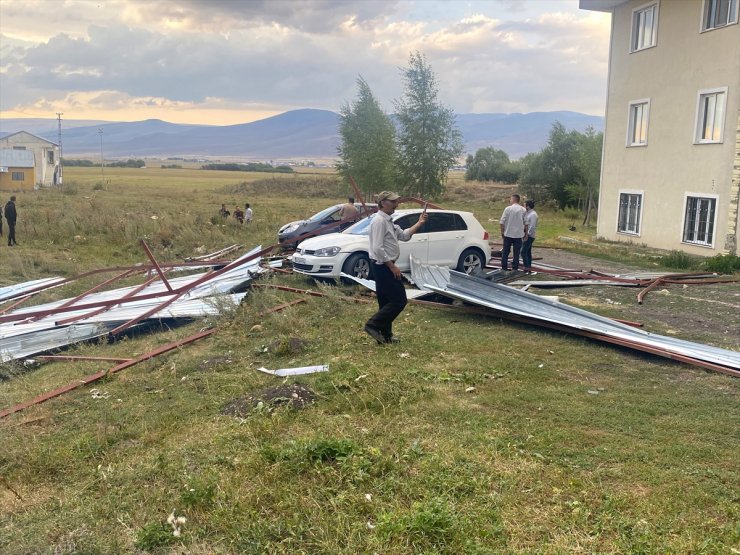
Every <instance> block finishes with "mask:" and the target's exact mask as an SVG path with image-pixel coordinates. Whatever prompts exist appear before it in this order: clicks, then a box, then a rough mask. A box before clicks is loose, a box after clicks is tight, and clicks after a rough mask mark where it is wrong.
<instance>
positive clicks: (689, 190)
mask: <svg viewBox="0 0 740 555" xmlns="http://www.w3.org/2000/svg"><path fill="white" fill-rule="evenodd" d="M580 7H581V8H582V9H586V10H597V11H607V12H611V14H612V22H611V25H612V27H611V44H610V48H609V77H608V94H607V106H606V126H605V131H604V151H603V161H602V168H601V195H600V201H599V223H598V234H599V235H600V236H601V237H604V238H606V239H611V240H615V241H633V242H636V243H645V244H647V245H649V246H652V247H657V248H662V249H680V250H684V251H686V252H690V253H693V254H699V255H714V254H719V253H732V254H737V253H738V244H737V243H738V203H739V202H740V25H738V0H685V1H680V2H679V1H674V0H580Z"/></svg>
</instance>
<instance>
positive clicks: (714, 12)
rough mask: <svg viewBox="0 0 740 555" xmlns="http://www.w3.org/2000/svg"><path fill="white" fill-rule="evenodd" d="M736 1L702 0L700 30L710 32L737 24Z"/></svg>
mask: <svg viewBox="0 0 740 555" xmlns="http://www.w3.org/2000/svg"><path fill="white" fill-rule="evenodd" d="M737 2H738V0H704V16H703V17H702V22H701V30H702V31H711V30H712V29H717V28H718V27H725V26H726V25H732V24H733V23H737Z"/></svg>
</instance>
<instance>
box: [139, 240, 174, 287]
mask: <svg viewBox="0 0 740 555" xmlns="http://www.w3.org/2000/svg"><path fill="white" fill-rule="evenodd" d="M139 243H140V244H141V248H142V249H144V252H145V253H146V256H147V258H149V261H150V262H151V263H152V265H153V266H154V269H155V270H156V271H157V273H158V274H159V279H161V280H162V283H164V286H165V287H166V288H167V290H168V291H172V286H171V285H170V282H169V281H167V278H166V277H165V275H164V272H162V268H160V267H159V264H157V261H156V260H155V258H154V255H153V254H152V251H150V250H149V246H148V245H147V244H146V241H144V239H142V240H141V241H139Z"/></svg>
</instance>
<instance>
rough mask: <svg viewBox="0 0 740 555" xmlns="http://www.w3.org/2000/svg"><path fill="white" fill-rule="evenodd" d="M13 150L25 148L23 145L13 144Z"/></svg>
mask: <svg viewBox="0 0 740 555" xmlns="http://www.w3.org/2000/svg"><path fill="white" fill-rule="evenodd" d="M13 150H26V147H25V146H14V147H13Z"/></svg>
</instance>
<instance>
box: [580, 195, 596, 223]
mask: <svg viewBox="0 0 740 555" xmlns="http://www.w3.org/2000/svg"><path fill="white" fill-rule="evenodd" d="M593 205H594V194H593V189H591V187H589V188H588V198H587V200H586V215H585V216H584V218H583V223H582V224H581V226H586V227H587V226H590V225H591V210H592V209H593Z"/></svg>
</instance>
